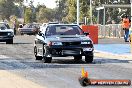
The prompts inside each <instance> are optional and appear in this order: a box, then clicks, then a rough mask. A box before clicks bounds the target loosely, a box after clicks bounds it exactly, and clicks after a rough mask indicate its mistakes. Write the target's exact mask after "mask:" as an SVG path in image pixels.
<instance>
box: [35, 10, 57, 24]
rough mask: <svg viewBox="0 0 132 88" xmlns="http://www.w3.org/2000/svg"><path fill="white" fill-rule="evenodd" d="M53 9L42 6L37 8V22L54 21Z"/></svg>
mask: <svg viewBox="0 0 132 88" xmlns="http://www.w3.org/2000/svg"><path fill="white" fill-rule="evenodd" d="M54 13H55V12H54V10H53V9H50V8H43V7H41V8H40V9H39V12H38V13H37V21H38V22H42V23H43V22H49V21H54V17H55V14H54Z"/></svg>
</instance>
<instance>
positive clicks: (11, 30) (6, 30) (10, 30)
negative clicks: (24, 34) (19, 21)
mask: <svg viewBox="0 0 132 88" xmlns="http://www.w3.org/2000/svg"><path fill="white" fill-rule="evenodd" d="M0 32H14V31H13V29H4V30H1V29H0Z"/></svg>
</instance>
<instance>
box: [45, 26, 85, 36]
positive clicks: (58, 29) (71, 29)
mask: <svg viewBox="0 0 132 88" xmlns="http://www.w3.org/2000/svg"><path fill="white" fill-rule="evenodd" d="M82 34H83V31H82V30H81V29H80V27H79V26H77V25H49V26H48V27H47V29H46V36H51V35H82Z"/></svg>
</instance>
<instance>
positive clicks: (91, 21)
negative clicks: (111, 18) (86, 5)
mask: <svg viewBox="0 0 132 88" xmlns="http://www.w3.org/2000/svg"><path fill="white" fill-rule="evenodd" d="M92 15H93V14H92V0H90V24H93V20H92Z"/></svg>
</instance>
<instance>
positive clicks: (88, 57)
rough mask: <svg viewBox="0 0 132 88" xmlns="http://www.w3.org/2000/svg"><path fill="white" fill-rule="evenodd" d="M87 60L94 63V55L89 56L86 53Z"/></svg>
mask: <svg viewBox="0 0 132 88" xmlns="http://www.w3.org/2000/svg"><path fill="white" fill-rule="evenodd" d="M85 61H86V62H87V63H92V62H93V56H88V55H86V56H85Z"/></svg>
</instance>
